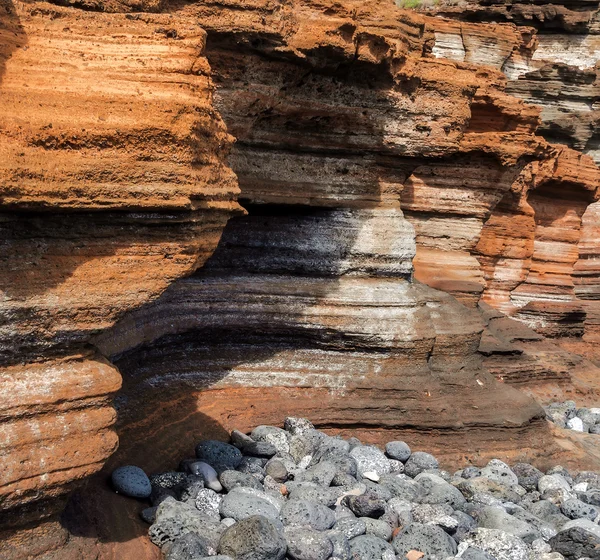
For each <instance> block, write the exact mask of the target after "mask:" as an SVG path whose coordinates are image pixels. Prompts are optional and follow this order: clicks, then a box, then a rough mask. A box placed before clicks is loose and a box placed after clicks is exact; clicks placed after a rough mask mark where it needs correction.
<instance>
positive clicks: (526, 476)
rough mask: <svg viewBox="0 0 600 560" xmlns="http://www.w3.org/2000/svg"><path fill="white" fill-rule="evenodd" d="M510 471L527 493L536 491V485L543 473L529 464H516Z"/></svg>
mask: <svg viewBox="0 0 600 560" xmlns="http://www.w3.org/2000/svg"><path fill="white" fill-rule="evenodd" d="M512 471H513V472H514V473H515V474H516V475H517V479H518V481H519V484H520V485H521V486H522V487H523V488H525V490H527V491H528V492H532V491H534V490H537V485H538V482H539V480H540V478H542V476H544V473H543V472H542V471H540V470H539V469H536V468H535V467H534V466H533V465H530V464H529V463H517V464H516V465H513V467H512Z"/></svg>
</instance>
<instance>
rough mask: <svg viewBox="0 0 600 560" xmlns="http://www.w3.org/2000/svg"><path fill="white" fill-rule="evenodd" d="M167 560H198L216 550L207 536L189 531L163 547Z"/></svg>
mask: <svg viewBox="0 0 600 560" xmlns="http://www.w3.org/2000/svg"><path fill="white" fill-rule="evenodd" d="M163 552H164V553H165V560H197V558H198V557H202V556H208V555H210V554H213V553H214V552H216V551H215V550H214V549H213V548H212V547H211V546H210V544H209V542H208V541H207V539H206V538H205V537H202V536H200V535H198V534H197V533H187V534H185V535H183V536H182V537H179V538H178V539H175V540H174V541H173V542H172V543H168V544H166V545H165V546H164V547H163Z"/></svg>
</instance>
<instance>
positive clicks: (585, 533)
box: [549, 519, 600, 560]
mask: <svg viewBox="0 0 600 560" xmlns="http://www.w3.org/2000/svg"><path fill="white" fill-rule="evenodd" d="M549 544H550V546H551V547H552V550H553V551H555V552H560V554H562V555H563V556H564V557H565V558H567V560H580V559H581V558H585V557H589V558H592V559H593V560H598V559H600V527H598V525H596V524H595V523H593V522H592V521H589V520H588V519H577V520H575V521H569V522H568V523H566V524H565V525H564V527H563V528H562V530H561V531H560V532H559V533H558V534H557V535H556V536H554V537H552V538H551V539H550V541H549Z"/></svg>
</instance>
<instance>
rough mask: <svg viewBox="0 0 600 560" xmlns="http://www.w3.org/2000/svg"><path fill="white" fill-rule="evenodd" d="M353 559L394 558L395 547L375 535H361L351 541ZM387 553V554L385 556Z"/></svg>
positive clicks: (378, 559) (380, 559)
mask: <svg viewBox="0 0 600 560" xmlns="http://www.w3.org/2000/svg"><path fill="white" fill-rule="evenodd" d="M350 550H351V552H352V556H351V558H352V560H382V558H385V559H386V560H387V559H388V558H389V559H391V558H394V549H393V548H392V546H391V545H390V544H389V543H387V542H385V541H384V540H383V539H380V538H379V537H376V536H375V535H360V536H359V537H355V538H353V539H352V540H351V541H350ZM384 555H385V556H384Z"/></svg>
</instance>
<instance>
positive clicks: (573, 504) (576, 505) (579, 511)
mask: <svg viewBox="0 0 600 560" xmlns="http://www.w3.org/2000/svg"><path fill="white" fill-rule="evenodd" d="M560 510H561V511H562V513H563V514H564V515H566V516H567V517H569V518H570V519H589V520H590V521H594V520H595V519H596V517H598V514H600V511H599V510H598V509H597V508H595V507H594V506H591V505H589V504H586V503H584V502H582V501H581V500H578V499H576V498H572V499H570V500H565V501H564V502H563V503H562V504H561V505H560Z"/></svg>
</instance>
